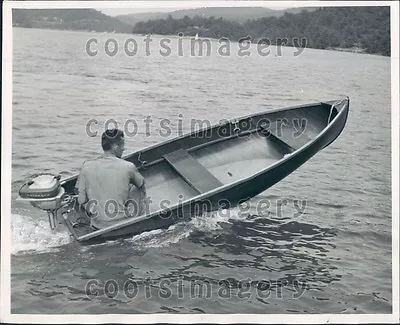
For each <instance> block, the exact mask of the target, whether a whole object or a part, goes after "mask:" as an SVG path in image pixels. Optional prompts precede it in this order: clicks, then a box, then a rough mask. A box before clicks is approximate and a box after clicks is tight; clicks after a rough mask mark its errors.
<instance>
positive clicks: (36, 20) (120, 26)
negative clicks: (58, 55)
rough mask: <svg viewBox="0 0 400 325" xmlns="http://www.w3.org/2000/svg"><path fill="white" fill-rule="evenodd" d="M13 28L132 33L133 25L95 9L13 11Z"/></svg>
mask: <svg viewBox="0 0 400 325" xmlns="http://www.w3.org/2000/svg"><path fill="white" fill-rule="evenodd" d="M12 17H13V26H19V27H26V28H49V29H68V30H87V31H96V32H116V33H131V32H132V27H133V25H129V24H126V23H123V22H121V21H120V20H118V19H115V18H113V17H110V16H107V15H105V14H103V13H101V12H100V11H97V10H94V9H13V10H12Z"/></svg>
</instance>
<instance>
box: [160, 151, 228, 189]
mask: <svg viewBox="0 0 400 325" xmlns="http://www.w3.org/2000/svg"><path fill="white" fill-rule="evenodd" d="M163 157H164V159H165V160H166V161H167V162H168V163H169V164H170V166H171V167H172V168H173V169H175V171H176V172H177V173H178V174H179V175H180V176H181V177H182V178H183V179H184V180H185V181H186V182H187V183H188V184H189V185H191V186H192V187H193V188H194V189H195V190H197V191H198V192H199V193H205V192H208V191H210V190H213V189H215V188H217V187H219V186H221V185H222V183H221V182H220V181H219V180H218V179H217V178H216V177H215V176H214V175H212V174H211V173H210V172H209V171H208V170H207V169H206V168H205V167H204V166H203V165H202V164H200V163H199V162H198V161H197V160H196V159H195V158H194V157H193V156H191V155H190V154H189V153H188V152H187V151H186V150H185V149H179V150H177V151H174V152H171V153H169V154H166V155H164V156H163Z"/></svg>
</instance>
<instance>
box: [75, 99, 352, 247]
mask: <svg viewBox="0 0 400 325" xmlns="http://www.w3.org/2000/svg"><path fill="white" fill-rule="evenodd" d="M343 101H346V103H345V104H344V106H343V107H342V109H341V110H340V111H339V110H338V114H337V115H336V116H335V117H334V118H333V119H332V120H331V121H330V122H329V123H328V124H327V126H326V127H325V128H323V129H322V130H321V131H320V133H318V135H317V136H316V137H315V138H314V139H313V140H311V141H309V142H307V143H305V144H304V145H303V146H301V147H300V148H298V149H296V150H295V151H293V152H292V153H290V154H287V155H285V156H284V157H282V158H281V159H279V160H278V161H276V162H275V163H273V164H271V165H269V166H268V167H266V168H264V169H262V170H260V171H259V172H257V173H255V174H252V175H250V176H248V177H246V178H242V179H239V180H237V181H234V182H232V183H228V184H225V185H222V186H219V187H217V188H215V189H213V190H210V191H208V192H205V193H201V194H199V195H197V196H193V197H191V198H189V199H187V200H185V201H183V202H181V203H177V204H175V205H174V206H172V207H170V208H168V209H159V210H156V211H154V212H152V213H150V214H147V215H146V214H145V215H141V216H138V217H135V218H131V219H127V220H122V221H120V222H118V223H115V224H113V225H111V226H108V227H106V228H102V229H99V230H96V231H93V232H90V233H88V234H85V235H82V236H79V237H76V236H75V235H74V237H75V239H76V240H78V241H84V240H88V239H92V238H95V237H98V236H101V235H103V234H106V233H109V232H111V231H114V230H119V229H121V228H123V227H125V226H130V225H134V224H135V223H138V222H141V221H143V220H147V219H151V218H153V217H155V216H157V215H160V214H163V213H165V212H168V211H174V210H176V209H177V208H179V207H184V206H187V205H188V204H190V203H192V202H194V201H201V200H202V199H204V198H205V197H207V196H212V195H214V194H217V193H218V192H222V191H225V190H228V189H231V188H232V187H234V186H238V185H240V184H242V183H245V182H248V181H251V180H252V179H254V178H256V177H258V176H260V175H262V174H264V173H266V172H268V171H269V170H271V169H272V168H275V167H277V166H279V165H282V164H283V163H285V162H286V161H288V160H289V159H293V158H295V157H296V156H298V155H299V154H300V153H302V152H303V151H305V150H306V149H307V148H308V147H310V146H311V145H312V144H314V143H315V142H316V141H318V140H319V139H320V138H322V137H323V136H324V135H325V134H326V133H327V132H328V131H329V130H330V129H331V128H332V127H333V125H334V124H335V123H336V121H337V120H338V119H339V118H341V117H342V115H343V114H345V112H348V109H349V97H348V96H346V98H345V99H342V100H340V103H342V102H343ZM338 102H339V100H336V101H329V102H321V103H320V105H321V104H331V105H334V104H335V103H338ZM307 106H315V104H310V105H307ZM307 106H299V107H297V108H302V107H307ZM253 116H254V115H253ZM342 130H343V128H342V129H341V130H340V132H339V134H340V133H341V132H342Z"/></svg>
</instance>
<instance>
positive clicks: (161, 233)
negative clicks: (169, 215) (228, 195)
mask: <svg viewBox="0 0 400 325" xmlns="http://www.w3.org/2000/svg"><path fill="white" fill-rule="evenodd" d="M244 218H245V217H244V216H242V215H241V213H240V211H239V209H238V208H233V209H230V210H222V211H215V212H211V213H207V214H203V215H201V216H194V217H192V219H191V220H190V221H185V222H179V223H177V224H174V225H172V226H170V227H169V228H167V229H156V230H152V231H148V232H143V233H141V234H138V235H135V236H133V237H132V238H130V239H127V241H129V242H131V243H134V244H135V247H136V248H143V249H146V248H161V247H168V246H170V245H172V244H176V243H178V242H180V241H181V240H183V239H185V238H187V237H189V236H190V235H191V234H193V233H194V232H205V233H212V232H218V231H221V230H223V229H224V227H223V225H224V224H225V225H226V224H229V223H230V221H231V220H240V219H244Z"/></svg>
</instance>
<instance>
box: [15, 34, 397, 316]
mask: <svg viewBox="0 0 400 325" xmlns="http://www.w3.org/2000/svg"><path fill="white" fill-rule="evenodd" d="M13 37H14V43H13V44H14V45H13V46H14V48H13V55H14V63H13V107H12V108H13V125H12V146H13V147H12V216H11V219H12V220H11V223H12V229H11V231H12V236H13V245H12V257H11V294H12V296H11V307H12V313H28V314H33V313H45V314H53V313H55V314H62V313H71V314H80V313H92V314H100V313H266V314H275V313H287V314H294V313H301V314H304V313H391V311H392V289H391V288H392V280H391V279H392V271H391V270H392V264H391V261H392V259H391V254H392V252H391V241H392V237H391V221H392V220H391V129H390V126H391V119H390V116H391V113H390V112H391V106H390V102H391V98H390V58H387V57H380V56H374V55H362V54H354V53H342V52H330V51H322V50H313V49H305V51H304V52H303V53H302V54H301V55H299V56H294V53H295V50H294V49H292V48H285V49H283V53H282V55H281V56H280V55H277V52H276V48H273V47H271V53H270V55H268V56H266V57H262V56H260V55H258V53H257V50H256V49H255V48H254V47H253V48H252V49H251V55H250V56H248V57H239V56H238V55H237V44H235V43H232V44H231V46H232V49H231V50H232V52H231V56H230V57H221V56H219V55H217V54H215V52H216V50H217V49H218V46H219V45H218V43H216V41H213V43H212V46H213V48H212V54H211V55H210V56H209V57H199V56H196V57H191V56H190V55H188V53H189V52H188V51H187V50H188V46H187V44H186V43H185V44H184V45H183V49H184V50H185V52H184V55H183V56H179V52H178V47H177V46H178V45H179V44H178V40H177V39H173V40H172V42H171V49H172V51H171V55H170V56H168V57H164V56H162V55H161V54H160V53H159V50H160V49H161V47H160V44H159V42H160V40H161V38H160V37H157V36H153V41H152V42H151V43H150V50H151V55H149V56H146V55H145V54H144V52H145V43H144V42H143V39H144V36H138V35H134V36H130V35H122V34H96V33H89V32H72V31H51V30H35V29H21V28H14V30H13ZM110 37H112V38H115V39H116V40H118V44H119V51H118V53H117V55H115V56H113V57H110V56H108V55H106V54H105V52H104V43H105V41H106V40H107V39H108V38H110ZM128 37H133V38H135V40H136V41H137V43H138V45H139V47H140V48H139V51H138V53H137V55H135V56H128V55H126V53H125V51H124V50H123V45H124V42H125V40H126V39H128ZM91 38H96V39H98V43H97V45H96V44H92V45H91V48H90V49H91V50H94V49H96V48H97V49H98V54H97V55H96V56H93V57H91V56H89V55H88V54H87V53H86V51H85V45H86V42H87V41H88V40H89V39H91ZM130 50H132V49H130ZM189 54H190V53H189ZM345 95H348V96H349V97H350V114H349V118H348V122H347V125H346V127H345V129H344V131H343V133H342V134H341V136H340V137H339V138H338V139H337V140H336V141H335V142H334V143H332V144H331V145H330V146H329V147H327V148H326V149H324V150H323V151H322V152H320V153H318V154H317V155H316V156H315V157H313V158H312V159H311V160H310V161H308V162H307V163H306V164H305V165H303V166H302V167H301V168H299V169H298V170H296V171H295V172H294V173H293V174H291V175H290V176H288V177H287V178H285V179H284V180H282V181H281V182H280V183H278V184H276V185H275V186H273V187H272V188H270V189H269V190H267V191H265V192H264V193H262V194H261V195H259V196H257V197H255V198H254V199H253V200H251V205H250V208H249V209H245V210H244V209H239V208H236V209H232V210H230V211H228V213H220V214H218V213H214V214H210V215H205V216H198V217H194V218H193V219H192V220H191V221H188V222H182V223H179V224H176V225H175V226H173V227H170V228H169V229H166V230H156V231H152V232H148V233H143V234H140V235H137V236H134V237H132V238H128V239H124V240H117V241H110V242H106V243H103V244H98V245H91V246H87V245H80V244H77V243H74V242H70V238H69V236H68V234H67V233H64V232H62V233H59V234H51V232H50V230H49V227H48V225H47V223H48V222H47V216H46V215H45V214H44V213H41V212H40V211H37V210H35V209H33V208H31V207H30V206H29V205H27V204H23V203H17V202H16V201H15V198H16V196H17V192H18V189H19V187H20V186H21V184H22V182H23V180H24V178H26V177H28V176H29V175H31V174H33V173H35V172H40V171H51V172H56V173H61V175H63V176H69V175H73V174H75V173H77V172H78V171H79V168H80V165H81V163H82V162H83V161H84V160H85V159H87V158H90V157H94V156H96V155H98V154H100V153H101V147H100V141H99V139H100V138H99V135H98V136H96V137H89V136H88V135H87V132H86V125H87V122H88V121H90V120H91V119H96V120H97V122H98V124H97V125H94V124H93V125H92V126H93V128H92V129H91V130H95V131H98V133H99V134H101V132H102V130H103V129H104V123H105V121H107V120H108V119H115V120H116V121H117V122H118V123H119V125H120V126H121V127H123V126H124V123H125V122H126V121H127V120H128V119H131V120H135V121H136V122H137V130H136V131H137V132H136V135H135V136H131V137H128V138H127V141H126V145H125V147H126V149H127V153H128V152H132V151H136V150H138V149H140V148H143V147H146V146H148V145H151V144H154V143H157V142H160V141H163V140H165V139H166V138H165V137H163V136H161V135H160V130H161V128H160V122H161V121H162V120H163V119H169V121H170V124H169V125H170V126H171V136H170V137H169V138H172V137H173V136H175V135H178V134H180V133H181V132H183V133H186V132H189V131H190V123H191V119H192V118H201V119H208V120H210V121H211V123H218V122H219V121H220V120H221V119H225V118H234V117H239V116H242V115H247V114H250V113H253V112H259V111H263V110H267V109H270V108H278V107H285V106H292V105H297V104H301V103H310V102H318V101H322V100H332V99H337V98H342V97H343V96H345ZM146 116H151V119H152V121H151V123H148V125H149V128H148V130H147V129H146V123H145V122H144V119H145V118H146ZM180 126H182V127H180ZM130 127H132V125H130ZM130 130H132V128H131V129H130ZM147 131H148V132H147ZM148 133H149V134H148ZM260 199H267V200H269V202H270V203H271V207H270V209H269V212H268V213H265V212H264V213H263V214H261V213H259V211H258V210H257V209H256V207H257V202H258V201H259V200H260ZM285 200H286V201H285ZM295 200H304V201H305V202H306V209H305V211H304V213H303V214H302V215H300V216H298V215H296V214H295V213H296V209H295V205H294V204H295ZM284 202H286V204H283V203H284ZM279 207H281V208H279ZM279 209H281V211H280V210H279ZM129 281H131V282H129ZM196 281H197V282H196ZM199 283H200V284H201V285H203V288H204V291H203V293H202V294H200V292H199V291H196V290H197V289H198V287H196V285H198V284H199ZM260 283H262V284H267V287H261V289H260V286H259V284H260ZM88 284H91V285H92V286H89V287H88ZM128 284H129V285H131V286H127V285H128ZM113 285H114V288H115V285H116V286H117V287H118V290H117V291H115V290H114V291H113V290H112V289H113ZM124 285H126V286H127V287H125V289H128V290H123V289H124ZM85 287H88V288H89V289H91V292H90V294H86V292H85ZM105 287H106V288H107V290H106V292H103V291H104V290H103V289H104V288H105ZM265 288H267V289H265ZM196 293H197V294H198V295H196ZM199 296H201V297H199Z"/></svg>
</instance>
